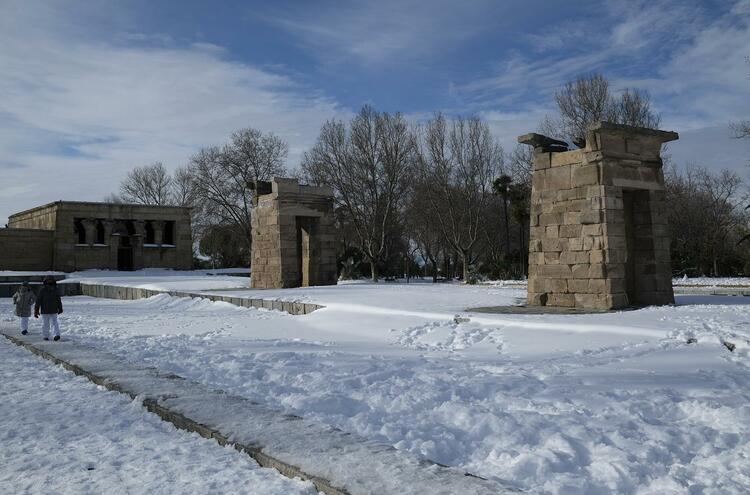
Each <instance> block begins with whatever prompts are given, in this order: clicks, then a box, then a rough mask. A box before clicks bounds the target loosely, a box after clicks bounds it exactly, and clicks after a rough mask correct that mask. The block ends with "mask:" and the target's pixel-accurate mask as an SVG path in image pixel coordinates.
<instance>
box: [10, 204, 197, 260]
mask: <svg viewBox="0 0 750 495" xmlns="http://www.w3.org/2000/svg"><path fill="white" fill-rule="evenodd" d="M0 252H2V256H0V270H55V271H63V272H72V271H77V270H87V269H105V270H106V269H110V270H118V269H120V270H138V269H141V268H174V269H179V270H189V269H190V268H191V267H192V265H193V239H192V231H191V224H190V208H183V207H176V206H152V205H135V204H115V203H90V202H80V201H56V202H54V203H49V204H47V205H44V206H39V207H36V208H32V209H30V210H26V211H22V212H20V213H15V214H13V215H11V216H10V217H9V218H8V228H6V229H0Z"/></svg>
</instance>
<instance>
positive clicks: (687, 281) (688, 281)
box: [672, 276, 750, 287]
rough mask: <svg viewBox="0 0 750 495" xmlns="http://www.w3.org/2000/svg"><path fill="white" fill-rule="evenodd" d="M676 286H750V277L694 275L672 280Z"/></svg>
mask: <svg viewBox="0 0 750 495" xmlns="http://www.w3.org/2000/svg"><path fill="white" fill-rule="evenodd" d="M672 285H674V286H675V287H750V277H720V278H715V277H693V278H688V277H687V276H685V277H681V278H675V279H674V280H672Z"/></svg>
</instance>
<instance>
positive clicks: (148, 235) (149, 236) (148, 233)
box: [145, 221, 156, 244]
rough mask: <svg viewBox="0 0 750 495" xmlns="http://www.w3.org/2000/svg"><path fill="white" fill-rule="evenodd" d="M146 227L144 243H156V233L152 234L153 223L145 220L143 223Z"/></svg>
mask: <svg viewBox="0 0 750 495" xmlns="http://www.w3.org/2000/svg"><path fill="white" fill-rule="evenodd" d="M145 229H146V242H145V243H146V244H155V243H156V235H155V234H154V225H153V224H152V223H151V221H147V222H146V225H145Z"/></svg>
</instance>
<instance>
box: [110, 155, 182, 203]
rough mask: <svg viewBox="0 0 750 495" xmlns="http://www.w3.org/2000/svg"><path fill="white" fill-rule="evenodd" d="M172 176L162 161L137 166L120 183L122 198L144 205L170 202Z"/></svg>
mask: <svg viewBox="0 0 750 495" xmlns="http://www.w3.org/2000/svg"><path fill="white" fill-rule="evenodd" d="M171 186H172V178H171V177H170V175H169V172H167V169H166V168H165V167H164V165H163V164H162V163H161V162H155V163H153V164H151V165H145V166H143V167H136V168H134V169H133V170H131V171H130V172H128V175H127V176H126V177H125V179H124V180H123V181H122V183H121V184H120V194H121V197H122V199H123V200H124V201H125V202H128V203H138V204H144V205H166V204H170V199H171V198H170V193H171Z"/></svg>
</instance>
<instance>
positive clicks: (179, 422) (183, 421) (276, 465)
mask: <svg viewBox="0 0 750 495" xmlns="http://www.w3.org/2000/svg"><path fill="white" fill-rule="evenodd" d="M0 333H2V335H3V336H4V337H5V338H6V339H8V340H9V341H11V342H12V343H13V344H15V345H17V346H20V347H23V348H25V349H26V350H28V351H30V352H31V353H33V354H36V355H37V356H40V357H42V358H44V359H46V360H48V361H52V362H53V363H55V364H57V365H59V366H62V367H63V368H65V369H66V370H68V371H71V372H73V373H74V374H76V375H79V376H83V377H85V378H87V379H88V380H89V381H91V382H93V383H95V384H96V385H99V386H101V387H104V388H106V389H107V390H111V391H113V392H118V393H121V394H124V395H127V396H128V397H130V398H131V400H139V399H140V400H141V405H142V406H143V407H144V408H145V409H146V410H147V411H149V412H151V413H153V414H156V415H157V416H159V417H160V418H161V419H162V420H163V421H167V422H169V423H172V424H173V425H174V426H175V427H176V428H178V429H180V430H186V431H190V432H195V433H197V434H199V435H200V436H202V437H203V438H208V439H213V440H216V442H218V443H219V445H221V446H226V445H230V446H232V447H234V448H235V449H236V450H237V451H239V452H242V453H243V454H246V455H248V456H250V457H251V458H253V459H254V460H255V461H256V462H257V463H258V464H259V465H260V466H262V467H268V468H273V469H275V470H277V471H278V472H279V473H281V474H282V475H284V476H286V477H288V478H300V479H302V480H307V481H310V482H312V483H313V485H315V488H316V489H317V490H318V491H321V492H323V493H325V494H326V495H350V494H349V492H347V491H346V490H344V489H341V488H338V487H335V486H333V485H332V484H331V483H330V482H329V481H328V480H326V479H323V478H320V477H317V476H314V475H310V474H308V473H305V472H303V471H301V470H300V469H299V468H298V467H297V466H294V465H291V464H288V463H286V462H284V461H282V460H280V459H276V458H275V457H272V456H270V455H267V454H265V453H263V451H262V449H261V448H259V447H257V446H253V445H245V444H243V443H233V442H230V441H229V440H228V438H227V436H226V435H223V434H222V433H221V432H219V431H217V430H214V429H212V428H210V427H208V426H206V425H202V424H200V423H198V422H196V421H193V420H192V419H190V418H188V417H186V416H184V415H182V414H180V413H178V412H174V411H171V410H170V409H169V408H167V407H163V406H161V405H159V403H158V401H157V400H155V399H153V398H149V397H145V398H141V397H140V396H139V394H138V393H136V392H133V391H129V390H127V389H126V388H124V387H122V386H120V385H119V384H118V383H116V382H113V381H111V380H109V379H107V378H106V377H103V376H99V375H97V374H95V373H91V372H89V371H86V370H85V369H83V368H81V367H80V366H78V365H76V364H73V363H70V362H68V361H66V360H64V359H60V358H58V357H57V356H55V355H53V354H51V353H49V352H47V351H44V350H42V349H39V348H38V347H36V346H34V345H32V344H30V343H28V342H25V341H23V340H21V339H19V338H17V337H14V336H12V335H9V334H7V333H5V332H3V331H0ZM173 378H174V379H176V380H179V379H182V377H179V376H177V375H174V376H173Z"/></svg>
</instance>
